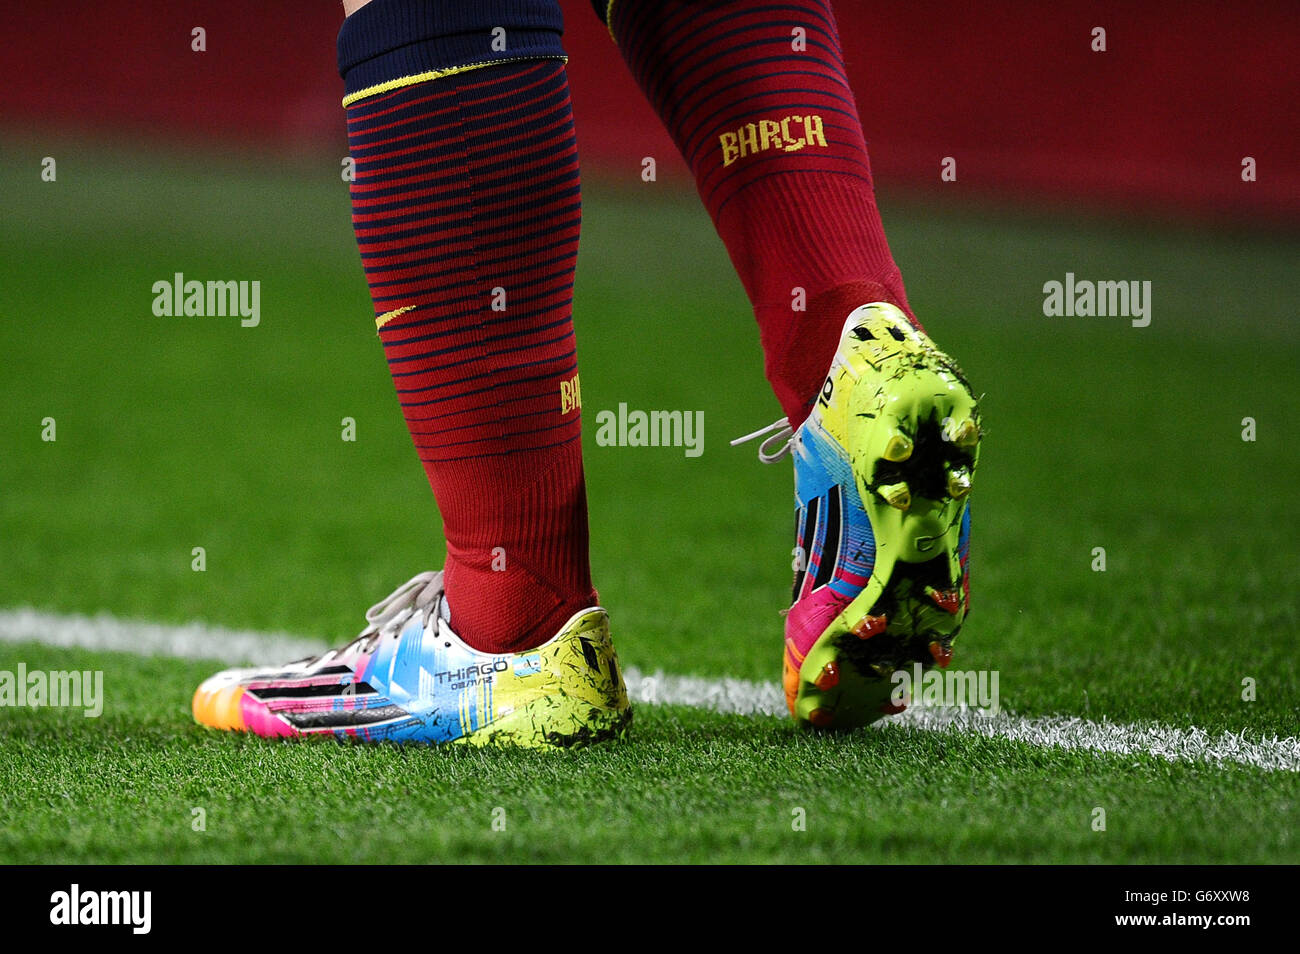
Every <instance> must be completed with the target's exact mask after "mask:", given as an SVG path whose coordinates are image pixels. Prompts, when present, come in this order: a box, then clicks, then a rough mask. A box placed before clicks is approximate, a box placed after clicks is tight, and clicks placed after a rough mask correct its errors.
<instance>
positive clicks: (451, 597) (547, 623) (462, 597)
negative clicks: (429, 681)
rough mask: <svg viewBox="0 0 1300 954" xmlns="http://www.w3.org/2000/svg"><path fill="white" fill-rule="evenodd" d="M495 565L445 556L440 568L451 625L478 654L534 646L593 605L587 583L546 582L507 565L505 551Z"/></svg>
mask: <svg viewBox="0 0 1300 954" xmlns="http://www.w3.org/2000/svg"><path fill="white" fill-rule="evenodd" d="M496 566H497V568H496V569H493V568H492V565H491V564H489V565H488V566H486V567H477V566H471V565H467V564H465V563H463V562H460V561H458V560H456V559H455V558H453V557H452V556H451V555H450V554H449V555H448V558H447V563H446V566H445V568H444V569H445V580H446V593H447V600H446V605H447V608H448V611H449V612H450V625H451V628H452V630H453V631H454V632H455V633H456V635H457V636H459V637H460V638H461V639H462V640H463V641H464V642H465V644H466V645H468V646H469V647H471V648H472V649H475V650H478V651H479V652H488V653H517V652H524V651H526V650H529V649H533V648H535V647H537V646H540V645H541V644H542V643H544V642H546V641H547V640H548V639H550V638H551V637H552V636H554V635H555V634H556V633H557V632H558V631H559V630H560V628H561V627H562V626H563V625H564V624H565V623H566V622H567V621H568V620H569V619H570V618H571V617H572V616H573V615H574V614H575V613H577V612H579V611H580V610H583V609H586V608H588V607H591V606H595V605H596V603H597V600H598V597H597V595H596V591H595V590H594V589H592V588H591V585H590V582H589V581H562V582H560V583H556V582H551V581H547V580H544V579H542V578H541V577H540V576H539V575H537V574H535V573H533V572H531V571H530V570H529V569H527V568H526V567H525V566H523V565H520V564H518V563H516V565H511V562H510V560H509V555H508V554H507V555H506V556H505V560H504V562H498V563H497V564H496Z"/></svg>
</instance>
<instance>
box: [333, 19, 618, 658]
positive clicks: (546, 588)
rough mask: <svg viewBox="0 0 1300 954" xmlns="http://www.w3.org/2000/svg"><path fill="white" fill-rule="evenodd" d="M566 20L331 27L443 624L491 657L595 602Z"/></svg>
mask: <svg viewBox="0 0 1300 954" xmlns="http://www.w3.org/2000/svg"><path fill="white" fill-rule="evenodd" d="M497 28H500V29H501V30H503V31H504V32H503V33H495V32H494V31H495V30H496V29H497ZM560 30H561V25H560V19H559V10H558V8H557V7H556V6H555V4H554V3H553V2H551V0H509V2H505V0H503V2H495V3H474V4H463V3H450V2H443V3H413V2H410V0H374V2H372V3H370V4H368V5H367V6H365V7H363V8H361V9H360V10H359V11H357V12H356V13H354V14H353V15H352V16H350V17H348V19H347V20H346V21H345V23H344V27H343V30H342V31H341V32H340V35H339V63H340V72H341V73H342V74H343V76H344V79H345V80H346V82H347V90H348V95H347V97H346V98H345V99H344V104H345V106H346V107H347V125H348V141H349V144H350V150H351V155H352V158H353V160H354V161H355V164H356V178H355V181H354V183H353V185H352V210H353V214H352V219H353V226H354V228H355V230H356V235H357V243H358V245H359V246H360V250H361V259H362V263H363V265H364V268H365V273H366V278H367V280H368V282H369V285H370V293H371V297H372V298H373V300H374V306H375V315H376V323H377V324H378V326H379V337H380V339H381V341H382V342H383V346H384V352H385V355H386V357H387V359H388V364H389V368H390V370H391V372H392V375H393V380H394V383H395V384H396V387H397V395H398V398H399V400H400V403H401V406H402V411H403V413H404V414H405V416H406V423H407V426H408V427H409V429H410V432H411V436H412V438H413V439H414V441H415V446H416V448H417V450H418V451H419V455H420V460H421V461H422V462H423V464H424V467H425V471H426V473H427V474H428V477H429V482H430V484H431V485H432V487H433V492H434V495H435V496H436V498H437V501H438V506H439V509H440V510H441V512H442V518H443V524H444V529H445V534H446V539H447V559H446V564H445V584H446V591H447V602H448V606H449V607H450V610H451V623H452V626H453V628H454V629H455V630H456V631H457V633H459V634H460V636H461V637H462V638H464V639H465V640H466V641H467V642H468V643H470V644H471V645H472V646H474V647H475V648H477V649H480V650H483V651H489V652H517V651H520V650H522V649H527V648H531V647H532V646H535V645H537V644H539V643H541V642H544V641H545V640H546V639H549V638H550V637H551V636H552V635H554V634H555V632H556V631H557V630H558V629H559V627H560V626H561V625H562V624H563V623H564V622H565V621H566V620H567V619H568V617H569V616H571V615H572V614H573V613H574V612H576V611H577V610H579V609H582V608H585V607H587V606H590V605H594V604H595V602H596V594H595V592H594V591H593V589H592V585H591V574H590V569H589V566H588V561H587V503H586V490H585V484H584V481H583V470H582V444H581V413H580V411H579V400H580V397H579V396H580V393H581V392H580V391H579V388H578V364H577V358H576V353H575V350H574V335H573V323H572V320H571V310H572V300H573V275H574V266H575V263H576V258H577V251H578V232H579V223H580V220H581V196H580V185H579V177H578V155H577V148H576V144H575V139H574V130H573V115H572V109H571V106H570V102H569V91H568V83H567V80H566V78H565V71H564V61H563V50H562V49H561V48H560V43H559V36H560Z"/></svg>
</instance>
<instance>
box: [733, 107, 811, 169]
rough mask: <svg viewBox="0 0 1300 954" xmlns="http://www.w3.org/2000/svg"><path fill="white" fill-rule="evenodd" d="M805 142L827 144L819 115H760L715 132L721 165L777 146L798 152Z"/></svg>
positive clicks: (780, 149)
mask: <svg viewBox="0 0 1300 954" xmlns="http://www.w3.org/2000/svg"><path fill="white" fill-rule="evenodd" d="M805 146H820V147H821V148H822V149H827V148H829V145H828V143H827V142H826V125H825V123H824V122H823V121H822V117H821V116H784V117H782V118H781V119H761V120H759V121H758V122H757V123H745V124H744V125H743V126H738V127H736V128H735V129H734V130H731V129H729V130H727V131H726V132H724V133H719V134H718V147H719V148H720V149H721V150H722V165H723V167H724V168H725V167H726V166H729V165H731V164H732V163H734V162H735V161H736V160H737V159H744V158H746V157H748V156H753V155H757V154H758V153H761V152H769V151H772V150H779V151H781V152H798V151H799V150H800V149H803V148H804V147H805Z"/></svg>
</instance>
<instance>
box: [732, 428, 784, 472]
mask: <svg viewBox="0 0 1300 954" xmlns="http://www.w3.org/2000/svg"><path fill="white" fill-rule="evenodd" d="M764 434H767V435H769V436H768V437H767V438H766V439H765V440H764V441H763V442H762V443H761V444H759V445H758V459H759V460H761V461H762V462H763V463H764V464H775V463H776V462H777V461H779V460H780V459H781V458H782V457H785V456H786V455H787V454H789V453H790V445H791V444H792V443H793V442H794V428H793V427H791V426H790V419H789V418H788V417H783V418H781V419H780V420H776V421H773V422H772V423H771V424H769V425H767V427H763V428H760V429H759V430H757V431H755V432H754V433H752V434H746V435H745V436H744V437H737V438H736V439H735V440H734V441H732V442H731V446H732V447H735V446H736V445H737V444H743V443H745V442H746V441H752V440H754V439H755V438H758V437H762V436H763V435H764ZM776 441H784V442H785V443H783V444H782V445H781V446H780V447H778V448H777V449H776V450H772V449H771V448H770V445H772V444H773V443H774V442H776Z"/></svg>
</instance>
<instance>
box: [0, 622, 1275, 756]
mask: <svg viewBox="0 0 1300 954" xmlns="http://www.w3.org/2000/svg"><path fill="white" fill-rule="evenodd" d="M21 642H37V643H43V644H44V645H47V646H59V647H65V648H76V649H93V650H105V651H110V652H129V653H135V654H137V655H142V656H174V657H177V658H180V659H211V660H214V661H223V662H224V663H225V664H226V665H239V664H252V665H275V664H278V663H282V662H286V661H288V660H291V659H301V658H302V657H304V656H311V655H314V654H316V653H319V652H322V651H323V650H325V649H327V648H329V646H328V645H327V644H326V643H324V642H320V641H317V640H310V639H302V638H300V637H295V636H289V635H286V634H284V633H257V632H250V631H241V630H232V629H225V628H224V627H221V626H209V625H206V624H204V623H189V624H186V625H184V626H172V625H166V624H162V623H150V622H142V621H136V620H123V619H118V618H117V617H115V616H112V615H110V614H108V613H100V614H98V615H96V616H81V615H76V614H62V613H49V612H45V611H42V610H35V609H30V608H28V607H20V608H17V609H10V610H0V643H21ZM624 678H625V679H626V681H627V688H628V694H629V695H630V696H631V698H632V700H633V701H634V702H640V703H648V704H651V705H684V706H691V707H694V708H699V709H709V710H712V711H715V712H722V713H731V714H737V715H784V714H785V712H786V708H785V698H784V696H783V695H782V692H781V687H780V686H779V685H778V684H776V683H774V682H773V683H767V682H750V681H747V680H744V679H731V678H725V677H724V678H720V679H706V678H701V677H697V676H672V675H666V674H664V673H663V672H656V673H653V674H651V675H647V674H644V673H642V672H640V671H639V670H637V669H636V668H628V669H627V670H625V672H624ZM876 728H879V729H882V730H890V731H895V730H898V729H914V730H923V731H927V732H969V733H973V734H976V735H982V736H985V737H986V738H1002V739H1010V740H1012V741H1014V742H1022V743H1025V744H1027V745H1036V746H1043V747H1051V748H1063V749H1085V750H1088V751H1092V752H1105V753H1112V754H1120V755H1154V756H1157V757H1159V758H1163V759H1168V760H1169V761H1171V762H1232V763H1238V764H1241V765H1249V766H1254V767H1255V768H1260V769H1264V770H1266V771H1277V772H1300V739H1297V738H1290V737H1288V738H1277V737H1276V736H1274V737H1272V738H1257V739H1248V738H1246V737H1245V734H1244V733H1238V734H1234V733H1232V732H1222V733H1219V734H1218V735H1210V734H1209V733H1208V732H1206V731H1205V730H1203V729H1198V728H1196V727H1192V728H1187V729H1184V728H1178V727H1175V726H1167V725H1160V724H1158V723H1120V722H1109V721H1104V720H1103V721H1101V722H1093V721H1090V720H1088V719H1081V718H1078V717H1077V716H1066V715H1052V716H1038V717H1032V718H1028V717H1020V716H1016V715H1013V714H1010V713H1008V712H1006V711H1001V712H998V713H996V714H988V713H985V712H983V711H980V710H976V709H951V708H948V709H938V708H928V709H927V708H924V707H921V706H913V707H911V708H909V709H908V710H907V711H906V712H903V713H902V714H901V715H898V716H893V717H891V718H888V719H883V720H881V721H880V722H878V723H876Z"/></svg>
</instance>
